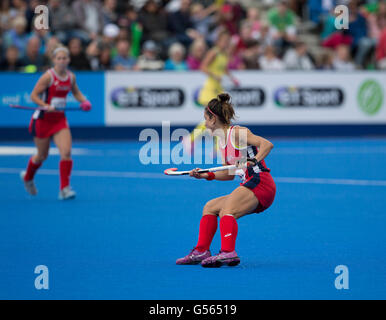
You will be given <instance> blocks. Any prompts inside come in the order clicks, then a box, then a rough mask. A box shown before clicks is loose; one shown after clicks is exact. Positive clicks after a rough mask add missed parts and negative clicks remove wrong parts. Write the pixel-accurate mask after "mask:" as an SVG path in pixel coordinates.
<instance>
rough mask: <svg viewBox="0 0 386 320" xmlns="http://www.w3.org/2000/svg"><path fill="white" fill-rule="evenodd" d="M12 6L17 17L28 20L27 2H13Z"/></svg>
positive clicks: (22, 0) (19, 0)
mask: <svg viewBox="0 0 386 320" xmlns="http://www.w3.org/2000/svg"><path fill="white" fill-rule="evenodd" d="M11 2H12V6H13V7H14V8H15V10H16V14H15V17H16V16H18V17H24V18H27V11H28V3H27V1H26V0H12V1H11ZM27 23H28V22H27Z"/></svg>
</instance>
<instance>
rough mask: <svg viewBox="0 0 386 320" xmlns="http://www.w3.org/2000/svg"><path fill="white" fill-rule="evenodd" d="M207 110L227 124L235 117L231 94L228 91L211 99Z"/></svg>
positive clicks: (209, 113)
mask: <svg viewBox="0 0 386 320" xmlns="http://www.w3.org/2000/svg"><path fill="white" fill-rule="evenodd" d="M206 111H207V113H208V115H209V116H210V117H212V116H217V117H218V118H219V120H220V121H221V122H223V123H224V124H226V125H230V124H231V121H232V119H234V117H235V110H234V109H233V105H232V102H231V96H230V95H229V94H228V93H221V94H219V95H218V96H217V98H215V99H212V100H210V102H209V103H208V106H207V107H206Z"/></svg>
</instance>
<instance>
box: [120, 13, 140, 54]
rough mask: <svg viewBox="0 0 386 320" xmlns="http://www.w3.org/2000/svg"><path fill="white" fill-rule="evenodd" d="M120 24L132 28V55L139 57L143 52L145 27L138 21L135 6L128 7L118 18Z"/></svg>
mask: <svg viewBox="0 0 386 320" xmlns="http://www.w3.org/2000/svg"><path fill="white" fill-rule="evenodd" d="M118 26H119V27H120V28H126V29H127V30H130V35H131V46H130V48H131V49H130V50H131V56H132V57H135V58H137V57H138V56H139V55H140V53H141V41H142V34H143V28H142V25H141V24H140V23H139V22H138V13H137V11H136V10H135V9H134V7H133V6H130V5H129V6H127V7H126V9H125V13H124V15H123V16H121V17H120V18H119V19H118Z"/></svg>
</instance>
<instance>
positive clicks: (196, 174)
mask: <svg viewBox="0 0 386 320" xmlns="http://www.w3.org/2000/svg"><path fill="white" fill-rule="evenodd" d="M199 170H201V169H200V168H196V169H193V170H191V171H190V172H189V176H191V177H194V178H196V179H204V178H205V175H207V174H206V173H199V172H198V171H199Z"/></svg>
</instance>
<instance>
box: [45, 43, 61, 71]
mask: <svg viewBox="0 0 386 320" xmlns="http://www.w3.org/2000/svg"><path fill="white" fill-rule="evenodd" d="M59 44H60V41H59V39H58V38H57V37H55V36H52V37H51V38H50V39H49V40H48V41H47V44H46V47H45V51H44V54H43V59H44V65H43V68H42V69H43V71H45V70H47V69H49V68H51V67H52V53H53V52H54V50H55V48H57V47H58V45H59Z"/></svg>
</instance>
